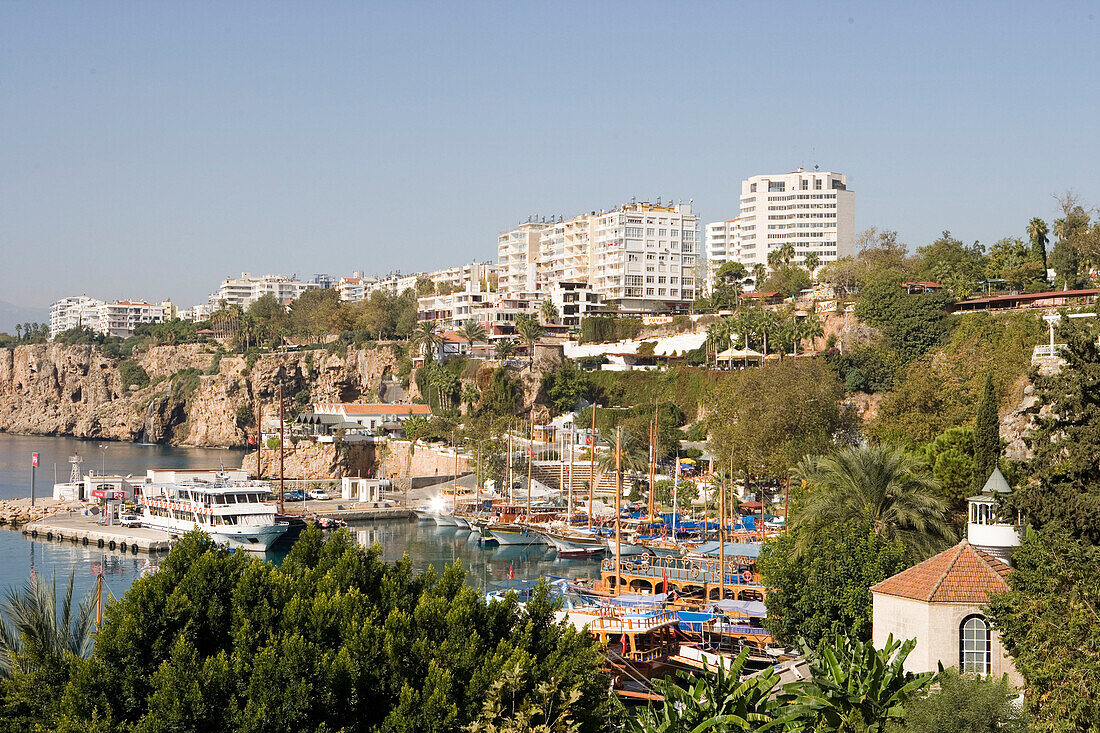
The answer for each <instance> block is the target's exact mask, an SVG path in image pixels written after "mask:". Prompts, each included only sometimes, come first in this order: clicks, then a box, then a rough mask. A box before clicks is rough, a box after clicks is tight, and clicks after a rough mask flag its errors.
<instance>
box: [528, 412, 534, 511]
mask: <svg viewBox="0 0 1100 733" xmlns="http://www.w3.org/2000/svg"><path fill="white" fill-rule="evenodd" d="M534 463H535V405H534V403H532V404H531V422H530V427H529V429H528V433H527V521H528V522H530V521H531V468H532V467H533V466H534Z"/></svg>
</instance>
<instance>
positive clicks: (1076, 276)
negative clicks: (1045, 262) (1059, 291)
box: [1050, 239, 1086, 290]
mask: <svg viewBox="0 0 1100 733" xmlns="http://www.w3.org/2000/svg"><path fill="white" fill-rule="evenodd" d="M1050 267H1051V269H1053V270H1054V273H1055V274H1056V275H1057V276H1058V277H1059V279H1060V280H1061V281H1062V287H1063V288H1064V289H1065V290H1073V289H1076V288H1079V287H1081V286H1083V285H1084V284H1085V282H1086V277H1085V276H1084V275H1083V274H1082V273H1081V256H1080V253H1079V252H1078V251H1077V249H1076V248H1075V247H1074V246H1073V244H1071V243H1070V242H1068V241H1066V240H1064V239H1063V240H1059V241H1057V242H1055V243H1054V248H1053V249H1051V251H1050Z"/></svg>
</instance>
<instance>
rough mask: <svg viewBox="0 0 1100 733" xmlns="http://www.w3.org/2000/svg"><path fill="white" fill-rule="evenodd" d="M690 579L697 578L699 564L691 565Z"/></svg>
mask: <svg viewBox="0 0 1100 733" xmlns="http://www.w3.org/2000/svg"><path fill="white" fill-rule="evenodd" d="M691 579H692V580H698V579H699V566H698V565H692V566H691Z"/></svg>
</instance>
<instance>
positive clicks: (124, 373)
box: [118, 359, 149, 389]
mask: <svg viewBox="0 0 1100 733" xmlns="http://www.w3.org/2000/svg"><path fill="white" fill-rule="evenodd" d="M118 376H119V378H120V379H121V380H122V388H123V389H130V387H131V386H137V387H144V386H146V385H147V384H149V374H148V373H147V372H146V371H145V369H144V368H142V366H141V364H138V363H137V362H136V361H133V360H131V359H127V360H126V361H123V362H120V363H119V365H118Z"/></svg>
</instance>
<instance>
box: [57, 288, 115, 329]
mask: <svg viewBox="0 0 1100 733" xmlns="http://www.w3.org/2000/svg"><path fill="white" fill-rule="evenodd" d="M102 307H103V301H102V300H96V299H95V298H89V297H88V296H87V295H74V296H72V297H69V298H62V299H61V300H59V301H57V302H56V303H54V304H53V305H51V306H50V338H53V337H55V336H57V334H59V333H61V332H62V331H68V330H69V329H71V328H90V329H92V330H93V331H94V330H95V329H96V328H97V327H98V326H99V311H100V309H101V308H102Z"/></svg>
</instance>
